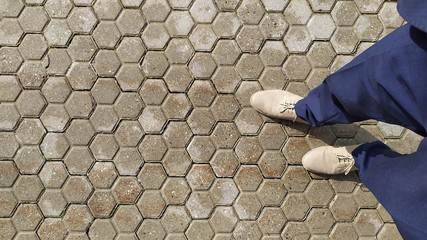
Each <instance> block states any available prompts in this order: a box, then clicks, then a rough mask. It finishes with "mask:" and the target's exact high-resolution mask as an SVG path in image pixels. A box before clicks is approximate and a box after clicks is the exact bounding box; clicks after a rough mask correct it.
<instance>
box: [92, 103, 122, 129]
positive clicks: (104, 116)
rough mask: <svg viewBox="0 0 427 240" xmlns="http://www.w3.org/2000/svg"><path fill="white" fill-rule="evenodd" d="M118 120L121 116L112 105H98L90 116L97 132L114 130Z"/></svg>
mask: <svg viewBox="0 0 427 240" xmlns="http://www.w3.org/2000/svg"><path fill="white" fill-rule="evenodd" d="M118 121H119V116H118V115H117V113H116V111H114V108H113V106H111V105H98V106H97V107H96V108H95V111H94V112H93V114H92V116H91V117H90V122H91V123H92V126H93V127H94V128H95V130H96V131H97V132H112V131H113V129H114V127H115V126H116V124H117V122H118Z"/></svg>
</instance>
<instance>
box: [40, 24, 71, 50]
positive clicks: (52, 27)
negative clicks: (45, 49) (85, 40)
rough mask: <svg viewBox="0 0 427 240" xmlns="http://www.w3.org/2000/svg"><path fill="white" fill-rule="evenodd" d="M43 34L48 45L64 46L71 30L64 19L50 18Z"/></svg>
mask: <svg viewBox="0 0 427 240" xmlns="http://www.w3.org/2000/svg"><path fill="white" fill-rule="evenodd" d="M44 36H45V38H46V41H47V43H48V44H49V46H57V47H62V46H66V45H67V42H68V40H69V39H70V38H71V36H72V31H71V29H70V27H69V26H68V24H67V21H66V20H65V19H52V20H51V21H50V22H49V24H48V25H47V26H46V28H45V30H44Z"/></svg>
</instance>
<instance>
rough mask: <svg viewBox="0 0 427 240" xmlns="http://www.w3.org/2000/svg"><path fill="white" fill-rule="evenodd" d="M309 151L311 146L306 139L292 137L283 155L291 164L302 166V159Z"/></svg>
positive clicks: (283, 149) (283, 150) (284, 148)
mask: <svg viewBox="0 0 427 240" xmlns="http://www.w3.org/2000/svg"><path fill="white" fill-rule="evenodd" d="M308 151H310V146H309V145H308V143H307V141H306V140H305V139H304V138H300V137H290V138H289V139H288V141H287V142H286V144H285V146H284V147H283V148H282V153H283V155H284V156H285V157H286V161H287V162H288V163H289V164H301V159H302V157H303V156H304V154H306V153H307V152H308Z"/></svg>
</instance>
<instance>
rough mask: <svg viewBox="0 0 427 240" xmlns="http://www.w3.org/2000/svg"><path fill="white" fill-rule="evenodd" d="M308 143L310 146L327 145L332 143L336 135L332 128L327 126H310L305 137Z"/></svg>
mask: <svg viewBox="0 0 427 240" xmlns="http://www.w3.org/2000/svg"><path fill="white" fill-rule="evenodd" d="M306 139H307V142H308V145H309V146H310V147H311V148H315V147H320V146H324V145H325V144H327V145H333V144H334V142H335V140H336V137H335V135H334V132H333V131H332V129H331V128H330V127H329V126H327V127H320V128H312V129H310V132H309V134H308V135H307V137H306Z"/></svg>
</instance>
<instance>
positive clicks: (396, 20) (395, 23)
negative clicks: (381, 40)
mask: <svg viewBox="0 0 427 240" xmlns="http://www.w3.org/2000/svg"><path fill="white" fill-rule="evenodd" d="M396 13H397V4H396V3H393V2H385V3H384V4H383V6H382V8H381V10H380V12H379V13H378V17H379V18H380V20H381V22H382V23H383V24H384V27H386V28H387V27H390V28H398V27H399V26H401V25H402V23H403V18H402V17H401V16H400V15H399V14H396Z"/></svg>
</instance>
